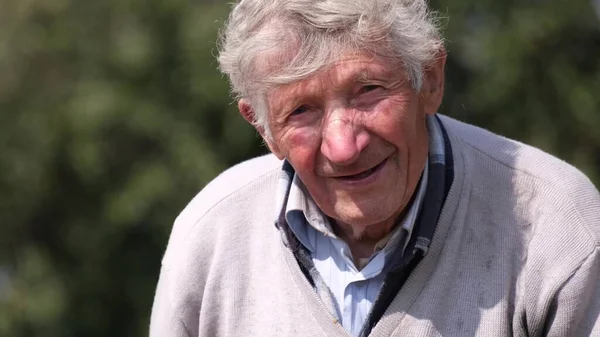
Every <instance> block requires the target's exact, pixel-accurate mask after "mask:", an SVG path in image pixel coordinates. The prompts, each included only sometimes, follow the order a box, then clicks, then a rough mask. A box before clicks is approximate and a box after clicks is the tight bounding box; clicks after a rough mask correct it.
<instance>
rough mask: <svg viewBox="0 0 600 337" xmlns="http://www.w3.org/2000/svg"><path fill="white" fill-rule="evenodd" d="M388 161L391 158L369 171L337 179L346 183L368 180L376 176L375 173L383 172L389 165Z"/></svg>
mask: <svg viewBox="0 0 600 337" xmlns="http://www.w3.org/2000/svg"><path fill="white" fill-rule="evenodd" d="M388 159H389V157H387V158H385V159H384V160H383V161H381V162H380V163H379V164H377V165H375V166H373V167H372V168H370V169H368V170H365V171H362V172H359V173H357V174H352V175H347V176H340V177H337V179H341V180H345V181H359V180H363V179H366V178H368V177H370V176H372V175H374V174H375V173H377V172H379V171H381V169H382V168H383V167H384V166H385V163H387V161H388Z"/></svg>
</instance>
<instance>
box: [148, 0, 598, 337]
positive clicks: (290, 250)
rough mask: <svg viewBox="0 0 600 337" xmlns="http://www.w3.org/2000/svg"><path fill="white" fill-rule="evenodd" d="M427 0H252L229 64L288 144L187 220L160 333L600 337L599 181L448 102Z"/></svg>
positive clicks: (235, 30) (229, 29)
mask: <svg viewBox="0 0 600 337" xmlns="http://www.w3.org/2000/svg"><path fill="white" fill-rule="evenodd" d="M436 22H437V20H436V17H435V16H434V15H432V14H431V13H430V12H428V10H427V6H426V4H425V1H424V0H355V1H347V0H319V1H317V0H293V1H286V0H242V1H241V2H240V3H238V4H236V5H235V7H234V8H233V11H232V13H231V15H230V18H229V21H228V23H227V26H226V28H225V30H224V34H223V36H222V38H223V39H222V44H221V50H220V55H219V63H220V67H221V69H222V71H223V72H224V73H225V74H227V75H228V76H229V79H230V81H231V85H232V90H233V92H234V93H235V94H236V95H237V97H238V107H239V110H240V112H241V114H242V116H243V117H244V118H245V119H246V120H248V121H249V122H250V123H252V124H253V125H254V126H255V127H256V129H257V130H258V132H259V133H260V134H261V135H262V137H263V138H264V140H265V143H266V144H267V145H268V147H269V149H270V150H271V151H272V153H273V154H272V155H268V156H264V157H260V158H256V159H252V160H249V161H247V162H244V163H242V164H239V165H237V166H235V167H233V168H231V169H229V170H227V171H226V172H224V173H223V174H221V175H220V176H219V177H217V178H216V179H215V180H214V181H212V182H211V183H210V184H209V185H208V186H206V187H205V188H204V189H203V190H202V191H201V192H200V193H199V194H198V196H196V197H195V198H194V200H193V201H192V202H191V203H190V204H189V205H188V206H187V208H186V209H185V210H184V211H183V212H182V213H181V215H180V216H179V217H178V218H177V220H176V222H175V226H174V228H173V231H172V234H171V238H170V241H169V245H168V248H167V251H166V253H165V256H164V259H163V263H162V272H161V275H160V281H159V284H158V288H157V292H156V297H155V302H154V307H153V312H152V319H151V331H150V335H151V336H154V337H169V336H173V337H175V336H177V337H179V336H193V337H196V336H211V337H212V336H228V337H229V336H260V337H269V336H272V337H276V336H323V337H324V336H354V337H357V336H506V335H515V336H590V335H594V336H600V320H599V318H598V316H599V312H600V256H599V252H598V249H599V248H598V247H599V244H600V195H599V194H598V191H597V190H596V189H595V188H594V187H593V185H592V184H591V183H590V182H589V180H588V179H587V178H586V177H585V176H583V175H582V174H581V173H580V172H578V171H577V170H576V169H574V168H572V167H570V166H569V165H567V164H565V163H563V162H561V161H559V160H557V159H555V158H553V157H551V156H550V155H548V154H545V153H543V152H541V151H539V150H537V149H534V148H531V147H528V146H526V145H523V144H520V143H518V142H515V141H511V140H508V139H505V138H502V137H500V136H497V135H494V134H492V133H490V132H487V131H485V130H482V129H479V128H477V127H474V126H470V125H467V124H463V123H460V122H458V121H455V120H453V119H451V118H449V117H445V116H442V115H438V114H436V112H437V110H438V108H439V106H440V103H441V100H442V96H443V92H444V63H445V59H446V54H445V51H444V48H443V43H442V38H441V37H440V35H439V32H438V29H437V27H436Z"/></svg>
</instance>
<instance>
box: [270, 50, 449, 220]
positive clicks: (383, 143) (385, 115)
mask: <svg viewBox="0 0 600 337" xmlns="http://www.w3.org/2000/svg"><path fill="white" fill-rule="evenodd" d="M440 62H441V63H442V64H441V66H439V67H432V68H431V69H429V70H428V71H427V74H426V76H425V82H426V83H425V84H424V86H423V89H422V90H421V92H419V93H417V92H415V91H414V89H413V88H412V86H411V83H410V81H409V80H408V78H407V76H406V74H405V72H404V70H403V68H402V67H401V66H400V65H399V64H398V63H394V62H392V61H390V60H386V59H382V58H377V57H374V56H372V55H364V54H358V55H352V56H348V57H344V58H342V59H341V60H340V61H338V62H337V63H335V64H334V65H333V66H331V67H329V68H327V69H325V70H323V71H321V72H319V73H317V74H315V75H313V76H312V77H310V78H308V79H306V80H303V81H300V82H296V83H292V84H290V85H285V86H282V87H279V88H277V89H275V90H273V91H272V92H271V93H270V94H269V95H268V97H267V102H268V106H269V120H268V121H269V127H270V129H271V133H272V139H270V140H267V143H268V144H269V146H270V148H271V150H272V151H273V153H274V154H276V155H277V156H278V157H279V158H286V159H287V160H288V161H289V162H290V164H291V165H292V166H293V167H294V169H295V170H296V173H297V174H298V175H299V176H300V178H301V179H302V181H303V182H304V184H305V185H306V188H307V190H308V191H309V193H310V194H311V196H312V197H313V199H314V200H315V202H316V203H317V205H318V206H319V207H320V209H321V210H322V211H323V212H324V213H325V214H326V215H328V216H329V217H331V218H333V219H335V220H337V221H342V222H344V223H346V224H350V225H354V226H361V227H366V226H371V225H375V224H378V223H382V222H385V221H390V219H391V221H394V219H395V218H396V217H397V216H398V215H399V214H400V213H401V212H402V211H403V209H404V208H405V207H406V205H407V204H408V203H409V201H410V199H411V196H412V194H413V192H414V191H415V188H416V186H417V184H418V181H419V178H420V175H421V172H422V170H423V168H424V164H425V162H426V158H427V152H428V134H427V128H426V123H425V116H426V114H431V113H434V112H435V111H436V110H437V108H438V107H439V104H440V99H441V88H440V87H439V86H440V83H441V81H443V61H440ZM440 76H441V77H442V78H439V77H440ZM434 87H435V88H434ZM442 87H443V85H442ZM432 88H434V89H432ZM436 90H437V92H436ZM438 96H439V97H438Z"/></svg>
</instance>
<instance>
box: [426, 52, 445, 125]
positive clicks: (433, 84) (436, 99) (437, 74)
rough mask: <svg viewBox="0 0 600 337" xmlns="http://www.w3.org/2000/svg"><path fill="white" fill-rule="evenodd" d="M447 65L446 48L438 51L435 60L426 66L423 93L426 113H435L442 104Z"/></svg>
mask: <svg viewBox="0 0 600 337" xmlns="http://www.w3.org/2000/svg"><path fill="white" fill-rule="evenodd" d="M445 65H446V50H444V49H442V50H440V52H439V53H438V55H437V57H436V59H435V61H434V62H433V63H432V64H431V65H430V66H428V67H426V68H425V83H424V84H425V85H424V86H423V91H422V95H423V98H424V99H425V100H426V113H427V114H434V113H436V112H437V110H438V109H439V107H440V105H441V104H442V98H443V96H444V68H445Z"/></svg>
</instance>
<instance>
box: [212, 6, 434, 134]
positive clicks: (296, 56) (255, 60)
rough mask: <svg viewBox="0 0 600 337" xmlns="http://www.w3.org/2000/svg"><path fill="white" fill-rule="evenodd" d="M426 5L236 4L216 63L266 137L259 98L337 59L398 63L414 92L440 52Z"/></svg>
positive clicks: (264, 115)
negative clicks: (362, 55) (367, 57)
mask: <svg viewBox="0 0 600 337" xmlns="http://www.w3.org/2000/svg"><path fill="white" fill-rule="evenodd" d="M439 21H440V20H439V19H438V16H437V15H436V14H435V13H433V12H431V11H429V10H428V8H427V4H426V0H241V1H239V2H238V3H237V4H235V5H234V7H233V10H232V11H231V13H230V15H229V19H228V21H227V23H226V25H225V28H224V30H223V31H222V32H221V36H220V43H219V47H220V52H219V56H218V61H219V64H220V69H221V71H222V72H223V73H224V74H226V75H227V76H228V77H229V80H230V82H231V87H232V92H233V94H234V95H235V97H236V98H237V99H240V98H245V99H247V100H248V102H249V103H250V104H251V105H252V107H253V109H254V111H255V114H256V116H255V121H254V122H255V125H257V126H260V127H263V128H264V129H265V131H266V133H267V135H269V130H268V124H267V111H268V106H267V104H266V94H267V93H268V91H269V90H271V89H272V88H275V87H277V86H280V85H284V84H289V83H292V82H295V81H298V80H302V79H305V78H307V77H309V76H310V75H312V74H314V73H315V72H317V71H319V70H320V69H322V68H323V67H324V66H326V65H328V64H331V63H332V62H335V61H336V60H337V59H338V58H339V57H340V56H341V55H342V54H343V53H348V52H357V51H362V52H369V53H372V54H373V55H380V56H383V57H389V58H392V59H395V60H399V61H400V62H401V64H402V65H403V66H404V70H405V71H406V73H407V76H408V78H409V80H410V81H411V83H412V86H413V88H414V89H415V90H416V91H419V90H420V89H421V86H422V83H423V69H424V67H425V66H426V65H428V64H430V63H431V62H433V61H434V60H435V58H436V56H437V55H438V53H439V52H440V51H441V50H442V48H443V40H442V38H441V35H440V33H439V28H438V27H439Z"/></svg>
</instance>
